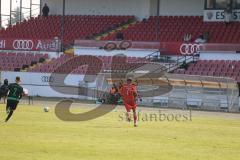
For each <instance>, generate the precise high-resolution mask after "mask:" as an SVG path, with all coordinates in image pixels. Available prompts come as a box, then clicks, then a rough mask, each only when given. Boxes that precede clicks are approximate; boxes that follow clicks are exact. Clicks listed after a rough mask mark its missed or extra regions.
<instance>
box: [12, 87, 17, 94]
mask: <svg viewBox="0 0 240 160" xmlns="http://www.w3.org/2000/svg"><path fill="white" fill-rule="evenodd" d="M13 90H14V91H13V96H16V93H17V88H14V89H13Z"/></svg>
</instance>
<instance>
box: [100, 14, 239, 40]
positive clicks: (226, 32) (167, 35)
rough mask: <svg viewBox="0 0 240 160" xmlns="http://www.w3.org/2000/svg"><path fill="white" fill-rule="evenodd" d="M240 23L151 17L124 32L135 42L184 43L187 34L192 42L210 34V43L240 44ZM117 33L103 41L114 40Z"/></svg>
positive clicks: (192, 17)
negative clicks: (206, 33)
mask: <svg viewBox="0 0 240 160" xmlns="http://www.w3.org/2000/svg"><path fill="white" fill-rule="evenodd" d="M239 28H240V22H231V24H229V25H226V24H225V23H224V22H203V17H202V16H160V17H156V16H151V17H150V18H149V19H147V20H144V21H141V22H137V23H136V24H132V25H131V26H129V27H128V28H127V29H124V30H122V33H123V34H124V39H126V40H134V41H161V42H182V41H183V37H184V35H185V34H187V33H188V34H191V35H192V41H194V40H195V39H197V38H198V37H199V36H200V35H201V34H203V33H204V32H208V33H209V42H210V43H239V42H240V30H239ZM115 36H116V33H114V34H111V35H109V36H107V37H104V38H102V40H112V39H114V38H115Z"/></svg>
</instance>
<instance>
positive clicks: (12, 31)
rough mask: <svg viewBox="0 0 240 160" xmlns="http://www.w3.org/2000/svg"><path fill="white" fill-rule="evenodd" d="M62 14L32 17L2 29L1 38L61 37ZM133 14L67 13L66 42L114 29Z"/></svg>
mask: <svg viewBox="0 0 240 160" xmlns="http://www.w3.org/2000/svg"><path fill="white" fill-rule="evenodd" d="M61 18H62V17H61V16H58V15H55V16H49V17H45V18H44V17H41V16H38V17H36V18H31V19H30V20H28V21H24V22H21V23H17V24H16V25H14V26H9V27H8V28H7V29H6V30H4V29H2V30H0V37H1V38H31V39H53V38H54V37H61ZM133 18H134V17H133V16H84V15H76V16H74V15H67V16H65V17H64V19H65V23H64V28H65V32H64V43H72V42H73V41H74V40H75V39H86V38H89V37H91V36H93V35H95V34H99V33H101V32H104V31H106V30H109V29H112V28H114V27H116V26H117V25H120V24H123V23H126V22H128V20H130V19H133Z"/></svg>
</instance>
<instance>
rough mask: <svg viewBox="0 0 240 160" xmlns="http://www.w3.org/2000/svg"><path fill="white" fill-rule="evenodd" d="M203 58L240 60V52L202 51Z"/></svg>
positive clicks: (201, 57) (201, 56)
mask: <svg viewBox="0 0 240 160" xmlns="http://www.w3.org/2000/svg"><path fill="white" fill-rule="evenodd" d="M200 59H201V60H238V61H239V60H240V54H237V53H236V52H229V53H220V52H205V53H200Z"/></svg>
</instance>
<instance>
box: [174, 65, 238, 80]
mask: <svg viewBox="0 0 240 160" xmlns="http://www.w3.org/2000/svg"><path fill="white" fill-rule="evenodd" d="M174 73H176V74H189V75H203V76H215V77H230V78H233V79H235V80H236V81H237V82H240V61H230V60H227V61H226V60H199V61H197V63H191V64H190V65H189V67H188V69H187V70H186V71H185V70H183V69H178V70H175V71H174Z"/></svg>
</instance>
